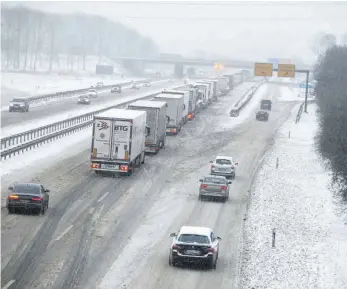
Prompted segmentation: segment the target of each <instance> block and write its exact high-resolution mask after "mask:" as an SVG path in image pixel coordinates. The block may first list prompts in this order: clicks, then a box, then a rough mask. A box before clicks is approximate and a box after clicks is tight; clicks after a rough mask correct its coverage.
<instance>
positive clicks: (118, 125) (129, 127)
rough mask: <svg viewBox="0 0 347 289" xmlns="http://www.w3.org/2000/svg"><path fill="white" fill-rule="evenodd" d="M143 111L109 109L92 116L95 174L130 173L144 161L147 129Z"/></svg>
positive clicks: (92, 162)
mask: <svg viewBox="0 0 347 289" xmlns="http://www.w3.org/2000/svg"><path fill="white" fill-rule="evenodd" d="M146 116H147V113H146V112H145V111H136V110H127V109H115V108H114V109H110V110H108V111H105V112H103V113H100V114H98V115H96V116H94V121H93V134H92V146H91V158H90V161H91V168H92V170H94V171H95V172H96V173H103V172H110V173H114V174H117V173H118V174H119V173H120V174H125V175H128V176H129V175H131V174H132V173H133V172H134V170H135V168H138V167H140V165H141V164H143V163H144V162H145V139H146V136H147V135H148V134H149V132H150V130H149V128H148V127H147V125H146Z"/></svg>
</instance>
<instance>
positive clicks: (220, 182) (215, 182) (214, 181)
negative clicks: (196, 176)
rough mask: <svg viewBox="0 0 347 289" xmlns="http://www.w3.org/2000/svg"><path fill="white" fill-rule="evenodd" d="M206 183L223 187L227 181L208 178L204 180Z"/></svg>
mask: <svg viewBox="0 0 347 289" xmlns="http://www.w3.org/2000/svg"><path fill="white" fill-rule="evenodd" d="M204 183H211V184H218V185H222V184H225V180H224V179H222V178H214V177H206V178H205V179H204Z"/></svg>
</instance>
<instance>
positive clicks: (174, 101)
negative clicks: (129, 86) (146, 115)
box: [152, 91, 185, 135]
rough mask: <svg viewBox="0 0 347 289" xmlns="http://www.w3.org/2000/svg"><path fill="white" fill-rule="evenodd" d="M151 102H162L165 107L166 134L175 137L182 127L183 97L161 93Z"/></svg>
mask: <svg viewBox="0 0 347 289" xmlns="http://www.w3.org/2000/svg"><path fill="white" fill-rule="evenodd" d="M152 101H164V102H166V103H167V107H166V116H167V124H166V134H167V135H170V134H171V135H176V134H178V133H179V132H180V130H181V128H182V126H183V121H182V119H183V112H184V110H185V107H184V96H183V95H182V94H168V93H165V91H163V92H162V93H160V94H158V95H156V96H155V97H154V99H153V100H152Z"/></svg>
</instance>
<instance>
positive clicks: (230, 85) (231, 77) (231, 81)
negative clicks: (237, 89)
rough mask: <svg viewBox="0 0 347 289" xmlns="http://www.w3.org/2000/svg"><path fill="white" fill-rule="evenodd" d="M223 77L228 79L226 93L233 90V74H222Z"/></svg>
mask: <svg viewBox="0 0 347 289" xmlns="http://www.w3.org/2000/svg"><path fill="white" fill-rule="evenodd" d="M223 77H226V78H227V79H228V92H229V91H230V90H232V89H233V88H234V75H233V74H224V75H223Z"/></svg>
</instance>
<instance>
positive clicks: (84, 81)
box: [1, 72, 138, 106]
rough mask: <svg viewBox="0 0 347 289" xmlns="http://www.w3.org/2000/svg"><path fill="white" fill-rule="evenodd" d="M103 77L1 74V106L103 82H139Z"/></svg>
mask: <svg viewBox="0 0 347 289" xmlns="http://www.w3.org/2000/svg"><path fill="white" fill-rule="evenodd" d="M137 79H138V78H126V77H124V78H121V77H120V76H103V75H84V76H73V75H62V74H48V73H47V74H42V73H37V74H34V73H10V72H2V73H1V106H7V105H8V104H9V102H10V101H11V100H12V98H13V97H31V96H37V95H44V94H50V93H56V92H61V91H67V90H74V89H81V88H88V87H90V86H91V85H93V86H95V85H96V83H97V82H99V81H102V82H103V83H104V85H111V84H115V83H119V82H126V81H131V80H137Z"/></svg>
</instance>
